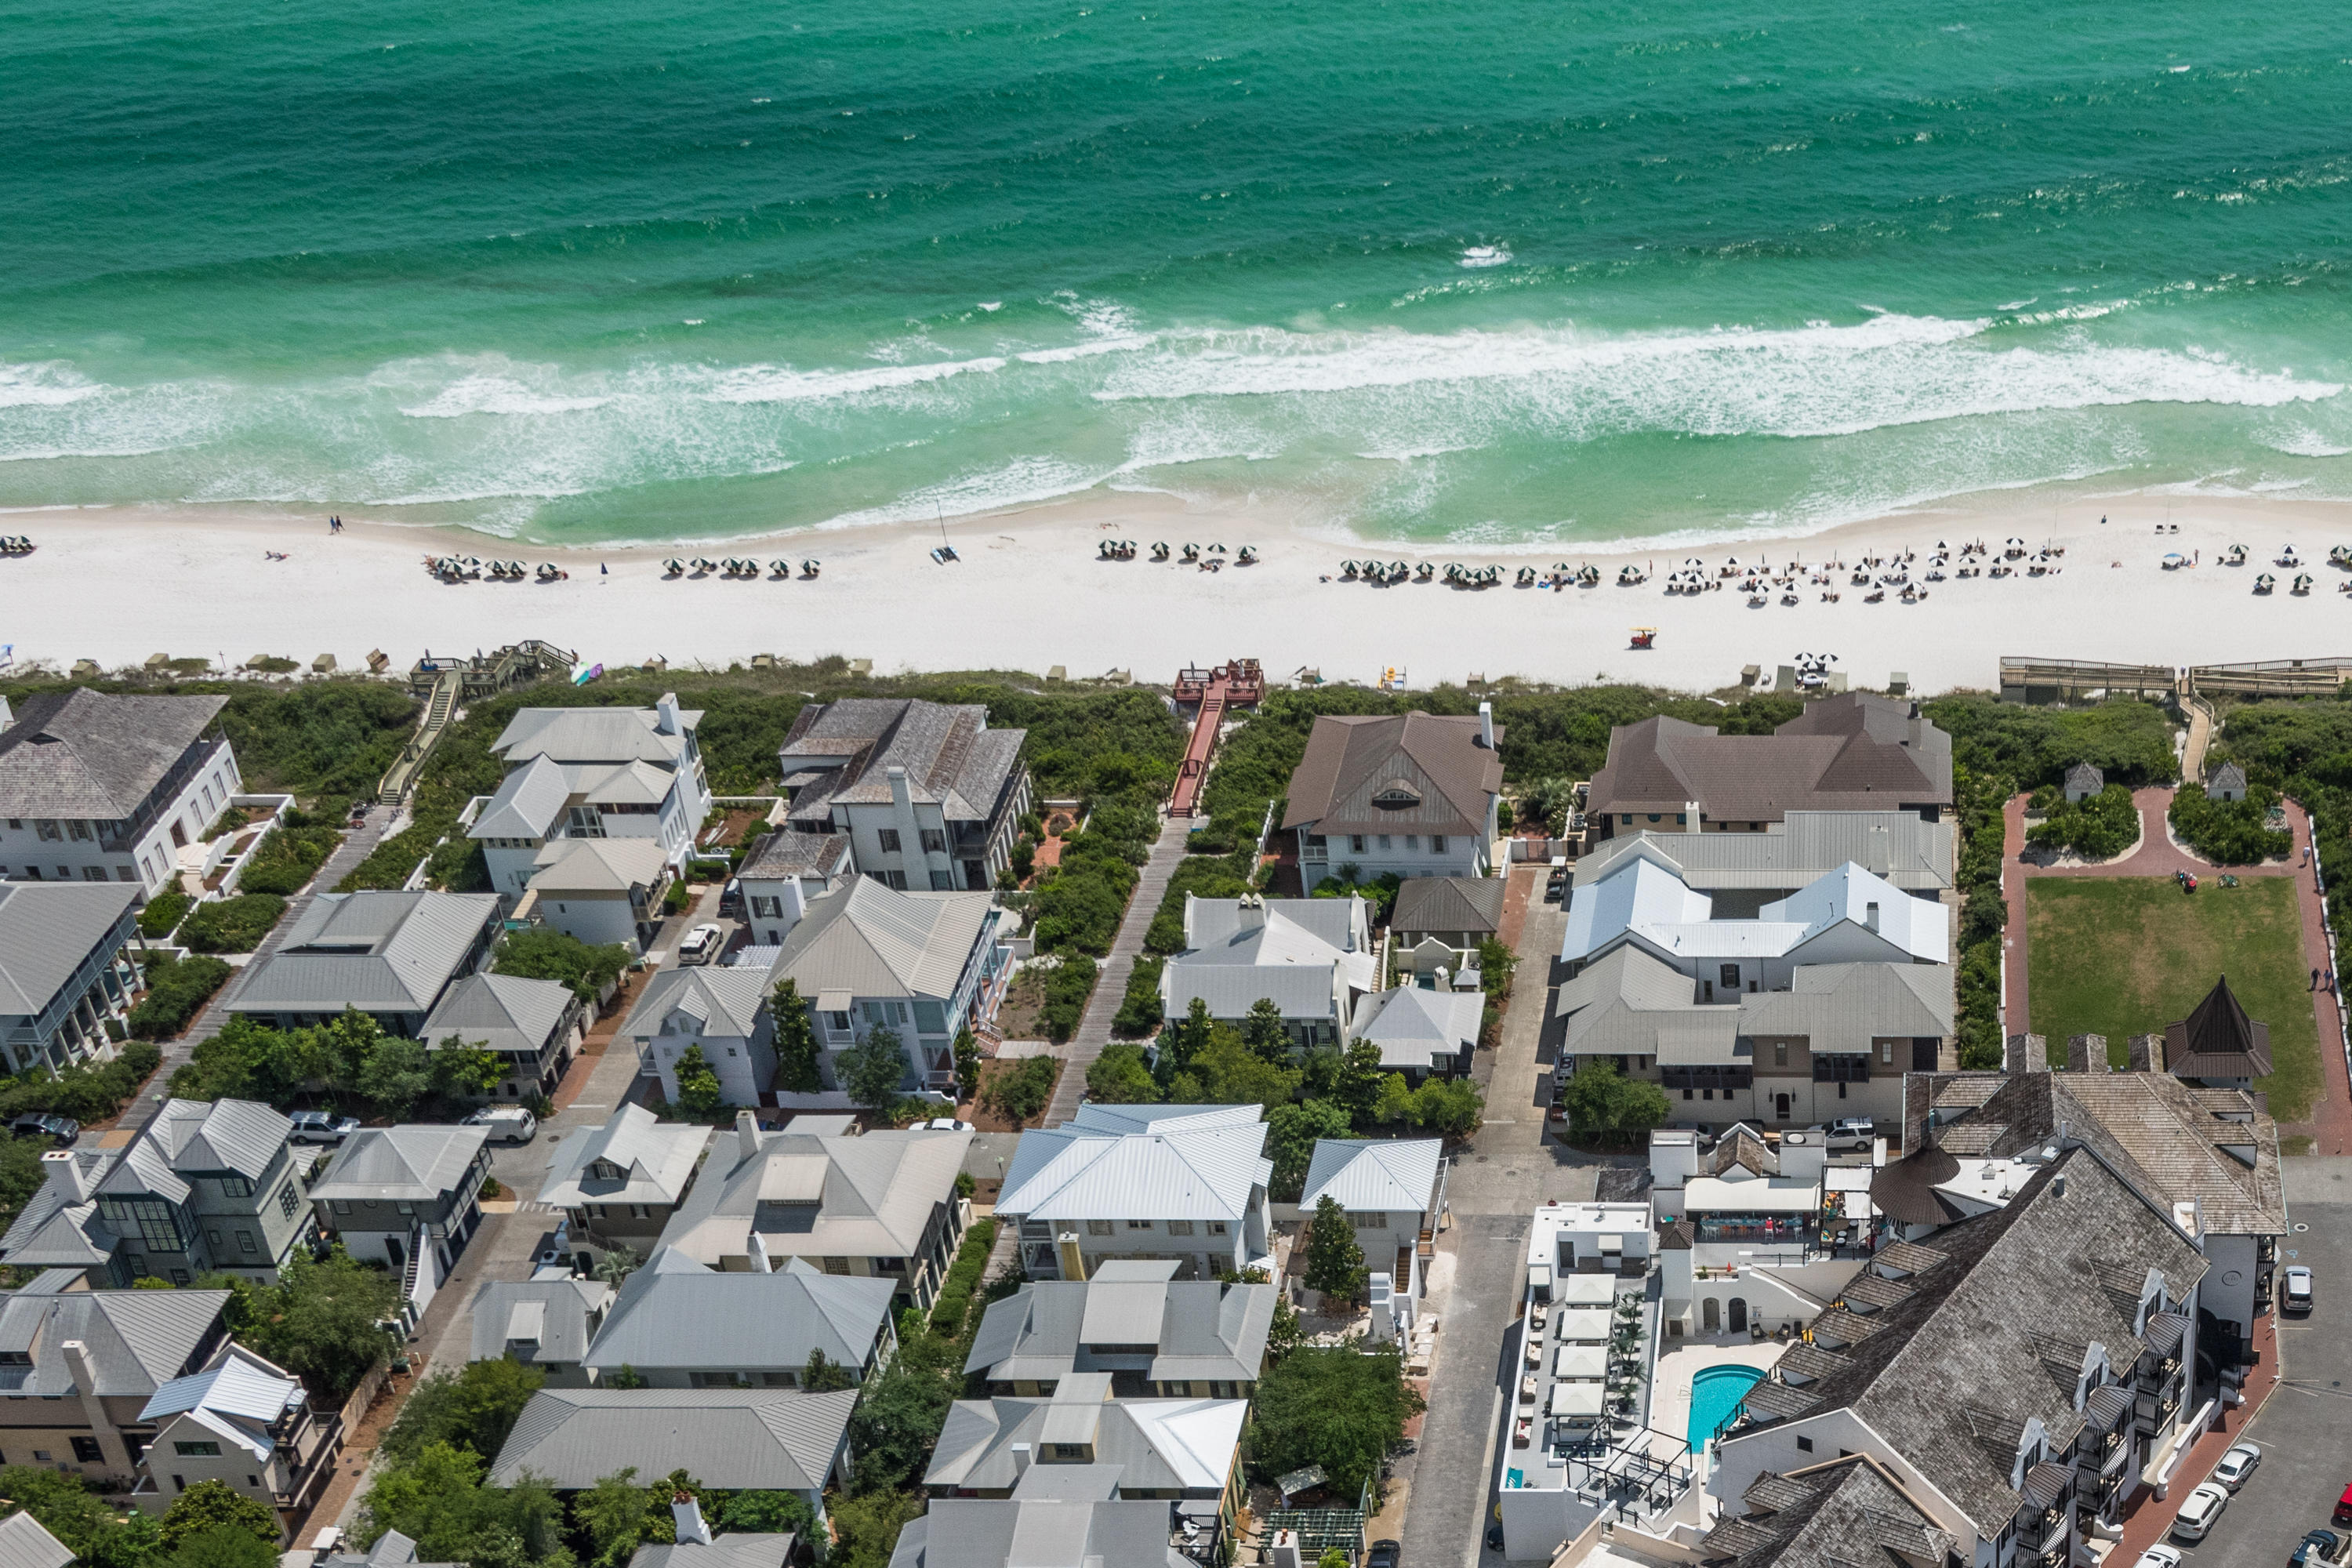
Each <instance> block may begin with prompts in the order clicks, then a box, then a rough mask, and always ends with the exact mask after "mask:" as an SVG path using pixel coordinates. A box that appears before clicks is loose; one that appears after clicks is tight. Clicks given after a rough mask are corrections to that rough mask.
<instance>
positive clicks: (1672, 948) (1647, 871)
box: [1560, 853, 1952, 963]
mask: <svg viewBox="0 0 2352 1568" xmlns="http://www.w3.org/2000/svg"><path fill="white" fill-rule="evenodd" d="M1951 920H1952V917H1951V911H1950V910H1947V909H1946V908H1945V907H1944V906H1943V905H1942V904H1940V903H1937V902H1934V901H1933V900H1927V899H1916V898H1913V897H1912V896H1911V895H1910V894H1908V893H1906V892H1905V891H1903V889H1900V888H1897V887H1895V885H1894V884H1893V883H1891V882H1888V881H1887V880H1885V879H1884V878H1881V877H1876V876H1873V875H1872V874H1871V873H1870V872H1868V871H1865V870H1864V869H1863V868H1861V867H1859V866H1857V865H1855V864H1853V862H1852V861H1848V862H1846V863H1845V864H1844V865H1843V866H1840V867H1838V868H1836V869H1835V870H1832V871H1830V872H1828V873H1826V874H1825V875H1823V876H1822V877H1819V878H1816V879H1814V880H1813V881H1812V882H1811V883H1809V884H1807V885H1806V886H1805V887H1804V888H1802V889H1799V890H1798V891H1797V892H1795V893H1792V894H1790V896H1789V897H1788V898H1785V899H1780V900H1775V901H1773V902H1771V903H1769V904H1766V905H1764V906H1763V908H1762V909H1761V910H1759V911H1758V918H1756V919H1755V920H1752V921H1748V920H1717V919H1715V918H1714V900H1712V899H1710V898H1709V897H1707V896H1706V894H1703V893H1697V892H1694V891H1692V890H1691V889H1690V888H1689V886H1688V885H1686V884H1685V882H1684V881H1683V879H1681V877H1680V876H1678V875H1677V874H1675V872H1674V871H1672V870H1670V869H1668V868H1667V865H1666V864H1665V863H1664V857H1663V855H1659V854H1648V853H1645V854H1639V855H1633V856H1628V857H1626V858H1623V859H1622V860H1621V861H1620V862H1619V865H1618V868H1617V869H1616V870H1615V871H1613V872H1612V873H1611V874H1610V875H1608V876H1607V877H1604V878H1602V879H1601V880H1600V881H1598V882H1593V883H1590V884H1588V885H1586V886H1583V887H1580V888H1577V889H1575V890H1574V891H1573V892H1572V893H1571V894H1570V900H1569V910H1568V929H1567V931H1566V934H1565V935H1564V936H1563V938H1562V939H1561V943H1560V957H1561V958H1562V959H1563V960H1564V961H1566V962H1569V963H1575V962H1577V961H1579V960H1583V959H1590V958H1593V957H1596V956H1599V955H1600V954H1602V953H1605V952H1608V951H1609V950H1610V948H1611V947H1612V946H1613V945H1615V944H1617V943H1620V942H1626V941H1629V940H1630V941H1635V942H1641V943H1643V945H1644V946H1647V947H1648V948H1650V949H1651V950H1652V951H1653V952H1656V953H1658V954H1659V955H1660V956H1661V957H1666V958H1672V959H1681V960H1688V961H1704V960H1712V959H1716V958H1727V959H1749V960H1759V961H1760V960H1764V959H1772V958H1783V957H1789V956H1791V955H1794V954H1796V953H1798V952H1800V950H1801V949H1802V948H1803V947H1804V946H1805V944H1806V943H1808V942H1813V941H1815V940H1817V939H1819V938H1821V937H1822V936H1824V935H1826V934H1828V933H1829V932H1831V931H1835V930H1838V929H1839V928H1841V927H1843V928H1846V930H1847V931H1849V932H1867V933H1868V935H1869V936H1870V937H1871V938H1874V940H1875V941H1876V942H1879V943H1882V944H1884V948H1885V952H1886V953H1887V956H1888V957H1890V958H1892V957H1894V956H1895V954H1898V953H1899V954H1902V955H1904V956H1906V957H1908V958H1910V959H1912V960H1913V961H1915V962H1918V963H1946V962H1948V960H1949V959H1950V957H1951ZM1800 962H1801V960H1800Z"/></svg>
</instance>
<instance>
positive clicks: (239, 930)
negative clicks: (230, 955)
mask: <svg viewBox="0 0 2352 1568" xmlns="http://www.w3.org/2000/svg"><path fill="white" fill-rule="evenodd" d="M285 912H286V900H284V899H281V898H279V897H278V895H277V894H275V893H239V894H238V895H237V896H236V897H235V898H233V899H217V900H213V901H211V902H209V903H202V904H198V905H197V906H196V907H195V910H194V912H193V913H191V914H190V915H189V916H188V918H187V919H186V920H184V921H181V922H180V945H181V946H183V947H184V948H186V949H187V950H188V951H189V952H252V951H253V950H254V949H255V948H257V947H258V946H260V945H261V939H262V938H263V937H265V936H268V934H269V928H270V927H272V926H274V925H276V924H277V923H278V917H280V916H281V915H283V914H285Z"/></svg>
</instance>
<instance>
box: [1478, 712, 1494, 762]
mask: <svg viewBox="0 0 2352 1568" xmlns="http://www.w3.org/2000/svg"><path fill="white" fill-rule="evenodd" d="M1478 743H1479V744H1480V745H1482V746H1484V747H1486V750H1488V751H1490V752H1491V751H1493V750H1494V749H1495V705H1494V704H1493V703H1491V702H1481V703H1480V704H1478Z"/></svg>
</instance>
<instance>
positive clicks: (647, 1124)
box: [539, 1105, 710, 1274]
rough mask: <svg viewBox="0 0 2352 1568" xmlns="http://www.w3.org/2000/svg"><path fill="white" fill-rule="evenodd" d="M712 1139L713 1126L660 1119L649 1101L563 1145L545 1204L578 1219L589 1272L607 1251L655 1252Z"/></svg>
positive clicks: (573, 1230) (576, 1231)
mask: <svg viewBox="0 0 2352 1568" xmlns="http://www.w3.org/2000/svg"><path fill="white" fill-rule="evenodd" d="M709 1142H710V1129H709V1128H708V1127H698V1126H695V1125H693V1124H692V1123H689V1122H682V1121H656V1120H655V1119H654V1113H653V1112H652V1111H650V1110H646V1108H645V1107H644V1106H642V1105H624V1106H623V1107H621V1108H620V1109H619V1110H615V1111H614V1112H613V1114H612V1115H611V1116H609V1117H607V1118H605V1120H604V1125H603V1126H602V1127H594V1128H590V1129H588V1130H587V1131H582V1132H574V1133H572V1135H571V1136H569V1137H567V1138H565V1139H564V1140H563V1141H562V1142H559V1143H558V1144H556V1146H555V1148H554V1150H553V1151H552V1152H551V1153H550V1154H549V1156H548V1162H547V1180H546V1181H544V1182H542V1183H541V1184H540V1188H539V1201H540V1202H541V1203H543V1204H545V1205H548V1206H549V1207H550V1208H556V1209H562V1211H563V1213H564V1214H565V1215H566V1216H568V1217H569V1219H570V1220H571V1225H570V1227H569V1234H570V1236H571V1238H572V1256H573V1258H574V1260H575V1261H576V1262H577V1263H578V1265H579V1268H580V1271H581V1272H582V1273H583V1274H585V1273H587V1272H589V1271H590V1270H592V1269H593V1268H594V1267H595V1265H596V1258H597V1256H598V1255H599V1254H601V1253H604V1252H609V1251H614V1250H617V1249H619V1248H621V1247H627V1248H628V1249H629V1250H630V1251H632V1252H634V1253H635V1254H636V1255H637V1256H638V1257H639V1258H650V1257H652V1256H653V1253H654V1247H655V1246H656V1243H658V1242H659V1241H660V1239H661V1233H662V1230H663V1227H664V1226H667V1225H668V1224H669V1221H670V1216H671V1215H674V1214H676V1213H677V1205H679V1204H680V1203H681V1202H683V1201H684V1200H685V1198H686V1192H687V1189H688V1187H691V1186H692V1185H694V1173H695V1171H696V1169H697V1167H698V1166H699V1165H700V1163H701V1162H702V1152H703V1150H704V1149H705V1148H707V1147H709Z"/></svg>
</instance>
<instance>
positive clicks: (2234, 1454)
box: [2213, 1443, 2263, 1491]
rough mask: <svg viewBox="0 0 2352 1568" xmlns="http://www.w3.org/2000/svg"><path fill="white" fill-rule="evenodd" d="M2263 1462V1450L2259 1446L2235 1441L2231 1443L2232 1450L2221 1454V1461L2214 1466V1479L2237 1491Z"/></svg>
mask: <svg viewBox="0 0 2352 1568" xmlns="http://www.w3.org/2000/svg"><path fill="white" fill-rule="evenodd" d="M2262 1462H2263V1451H2262V1449H2261V1448H2260V1447H2257V1446H2256V1445H2254V1444H2252V1443H2234V1444H2232V1445H2231V1447H2230V1451H2229V1452H2228V1453H2226V1454H2224V1455H2222V1456H2221V1463H2220V1464H2218V1465H2215V1466H2214V1467H2213V1479H2215V1480H2217V1481H2219V1482H2221V1484H2222V1485H2223V1486H2225V1487H2227V1488H2229V1489H2231V1491H2236V1490H2237V1489H2239V1488H2240V1487H2242V1486H2244V1485H2245V1484H2246V1478H2247V1477H2248V1476H2251V1475H2252V1474H2253V1473H2254V1467H2255V1466H2256V1465H2259V1464H2261V1463H2262Z"/></svg>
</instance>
